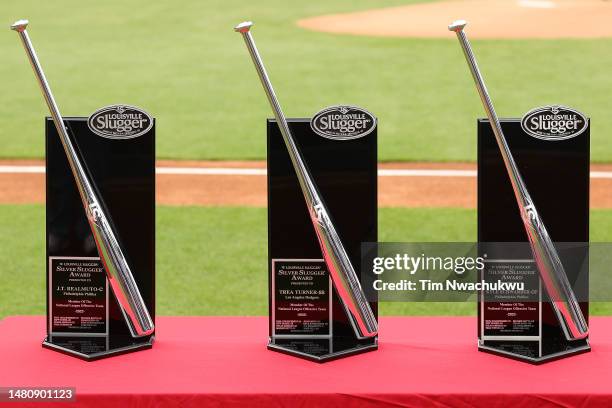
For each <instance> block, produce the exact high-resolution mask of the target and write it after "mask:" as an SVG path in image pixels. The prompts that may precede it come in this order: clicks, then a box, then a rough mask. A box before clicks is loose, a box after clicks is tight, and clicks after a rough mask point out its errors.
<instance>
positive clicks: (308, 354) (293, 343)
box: [268, 338, 378, 363]
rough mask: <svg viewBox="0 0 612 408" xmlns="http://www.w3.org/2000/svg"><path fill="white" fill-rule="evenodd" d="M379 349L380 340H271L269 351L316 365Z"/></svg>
mask: <svg viewBox="0 0 612 408" xmlns="http://www.w3.org/2000/svg"><path fill="white" fill-rule="evenodd" d="M377 349H378V340H377V339H375V340H368V341H366V342H364V343H362V342H359V343H356V342H355V339H354V338H353V339H346V341H342V340H338V339H273V338H272V339H270V342H269V343H268V350H272V351H277V352H279V353H283V354H288V355H291V356H295V357H300V358H303V359H305V360H308V361H313V362H315V363H325V362H328V361H332V360H336V359H339V358H344V357H348V356H352V355H356V354H362V353H367V352H369V351H375V350H377Z"/></svg>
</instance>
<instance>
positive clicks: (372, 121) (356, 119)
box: [310, 105, 376, 140]
mask: <svg viewBox="0 0 612 408" xmlns="http://www.w3.org/2000/svg"><path fill="white" fill-rule="evenodd" d="M310 127H311V128H312V130H313V131H314V132H315V133H316V134H318V135H319V136H323V137H326V138H328V139H334V140H351V139H357V138H360V137H363V136H365V135H368V134H370V133H372V131H373V130H374V129H376V118H375V117H374V115H372V114H371V113H370V112H368V111H367V110H365V109H362V108H358V107H356V106H350V105H338V106H330V107H329V108H325V109H323V110H322V111H320V112H318V113H317V114H316V115H314V117H313V118H312V120H311V121H310Z"/></svg>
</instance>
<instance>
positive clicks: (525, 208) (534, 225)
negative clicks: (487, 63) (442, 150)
mask: <svg viewBox="0 0 612 408" xmlns="http://www.w3.org/2000/svg"><path fill="white" fill-rule="evenodd" d="M466 25H467V22H466V21H464V20H458V21H455V22H454V23H452V24H451V25H450V26H449V27H448V29H449V30H450V31H454V32H455V33H456V34H457V38H458V39H459V42H460V43H461V47H462V48H463V53H464V54H465V57H466V59H467V62H468V65H469V67H470V70H471V72H472V76H473V77H474V81H475V83H476V88H477V89H478V93H479V94H480V99H481V100H482V103H483V105H484V109H485V111H486V113H487V117H488V118H489V122H490V123H491V127H492V129H493V133H494V134H495V139H496V141H497V145H498V146H499V150H500V152H501V155H502V158H503V161H504V165H505V167H506V171H507V173H508V177H509V178H510V183H511V184H512V189H513V190H514V195H515V197H516V201H517V204H518V206H519V210H520V213H521V218H522V219H523V224H524V225H525V231H526V232H527V236H528V238H529V243H530V246H531V250H532V252H533V256H534V259H535V262H536V265H537V267H538V271H539V273H540V277H541V279H542V282H543V283H544V287H545V288H546V291H547V292H548V295H549V297H550V300H551V302H552V306H553V309H554V311H555V314H556V316H557V319H558V320H559V324H560V325H561V328H562V329H563V333H564V334H565V337H566V338H567V340H570V341H571V340H579V339H584V338H586V337H587V336H588V334H589V329H588V326H587V323H586V320H585V318H584V315H583V314H582V311H581V310H580V305H579V303H578V301H577V299H576V296H575V294H574V291H573V290H572V287H571V285H570V283H569V281H568V279H567V275H566V273H565V269H564V268H563V264H562V263H561V260H560V259H559V255H558V254H557V251H556V249H555V246H554V245H553V243H552V240H551V239H550V236H549V235H548V231H547V230H546V227H545V226H544V223H543V222H542V220H541V219H540V216H539V215H538V212H537V210H536V208H535V205H534V204H533V201H532V200H531V197H530V195H529V192H528V191H527V187H526V186H525V182H524V181H523V178H522V177H521V174H520V172H519V170H518V167H517V166H516V163H515V162H514V158H513V157H512V153H511V152H510V148H509V147H508V144H507V143H506V138H505V136H504V133H503V131H502V128H501V124H500V122H499V118H498V117H497V113H496V112H495V108H494V107H493V102H492V101H491V98H490V96H489V93H488V91H487V88H486V86H485V83H484V80H483V78H482V75H481V73H480V70H479V68H478V64H477V62H476V58H475V56H474V53H473V51H472V47H471V46H470V42H469V40H468V38H467V36H466V34H465V31H464V28H465V26H466Z"/></svg>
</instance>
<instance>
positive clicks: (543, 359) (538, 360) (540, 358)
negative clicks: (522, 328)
mask: <svg viewBox="0 0 612 408" xmlns="http://www.w3.org/2000/svg"><path fill="white" fill-rule="evenodd" d="M525 350H528V349H527V348H525ZM478 351H482V352H484V353H489V354H494V355H496V356H501V357H507V358H511V359H513V360H517V361H523V362H526V363H530V364H533V365H539V364H543V363H548V362H551V361H555V360H560V359H562V358H565V357H570V356H575V355H577V354H583V353H588V352H590V351H591V346H590V345H589V343H588V341H585V342H584V344H582V345H580V346H576V347H573V348H570V349H567V350H563V351H556V352H551V353H548V354H541V353H540V354H531V353H529V352H524V353H521V352H517V351H509V350H507V349H505V348H501V347H495V346H489V345H483V344H479V345H478Z"/></svg>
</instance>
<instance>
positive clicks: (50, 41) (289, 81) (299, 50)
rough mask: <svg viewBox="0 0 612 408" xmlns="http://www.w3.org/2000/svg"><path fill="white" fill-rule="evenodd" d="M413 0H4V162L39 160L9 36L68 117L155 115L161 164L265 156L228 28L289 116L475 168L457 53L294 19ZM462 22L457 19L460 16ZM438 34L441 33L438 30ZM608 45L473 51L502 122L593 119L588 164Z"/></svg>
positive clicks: (393, 154) (383, 150)
mask: <svg viewBox="0 0 612 408" xmlns="http://www.w3.org/2000/svg"><path fill="white" fill-rule="evenodd" d="M414 2H417V1H409V0H383V1H380V0H350V1H349V0H338V1H333V2H331V1H324V0H310V1H305V2H292V3H291V4H290V5H289V4H288V3H287V2H286V1H281V0H263V1H251V2H246V1H238V0H223V1H219V0H209V1H197V0H183V1H181V2H179V3H177V2H151V1H145V0H136V1H132V0H130V1H119V0H107V1H104V2H87V3H83V2H81V1H77V0H57V1H53V2H40V1H35V0H4V1H3V2H2V9H1V11H0V16H1V17H2V18H1V19H0V20H1V21H2V22H3V24H5V25H6V26H5V27H6V29H5V30H4V31H3V33H2V35H0V49H2V54H3V63H2V64H0V83H1V86H2V92H1V93H0V105H1V106H2V107H3V112H2V115H0V138H1V140H2V144H1V146H2V147H1V148H0V157H4V158H7V157H8V158H15V157H28V158H30V157H42V156H43V147H44V146H43V116H44V115H46V114H47V111H46V108H45V107H44V104H43V101H42V97H41V95H40V91H39V90H38V89H37V87H36V84H35V81H34V77H33V74H32V72H31V70H30V68H29V67H28V64H27V61H26V56H25V54H24V51H23V50H22V48H21V45H20V43H19V41H18V39H17V36H16V34H14V33H11V32H10V31H9V30H8V25H9V24H10V23H12V22H13V21H14V20H16V19H18V18H24V17H25V18H29V19H30V21H31V26H30V34H31V37H32V40H33V42H34V44H35V46H36V47H37V50H38V52H39V57H40V59H41V61H42V63H43V66H44V68H45V69H46V71H47V76H48V78H49V81H50V83H51V85H52V87H53V89H54V91H55V94H56V95H55V96H56V98H57V100H58V102H59V104H60V106H61V108H62V110H63V113H64V114H65V115H89V114H90V113H91V112H93V111H94V110H95V109H97V108H99V107H101V106H104V105H108V104H111V103H118V102H124V103H131V104H135V105H138V106H141V107H143V108H145V109H146V110H148V111H150V112H151V113H152V114H154V115H155V116H156V117H157V119H158V122H157V123H158V156H159V157H160V158H173V159H263V158H264V157H265V135H264V130H265V118H266V117H267V116H269V115H270V110H269V107H268V105H267V101H266V98H265V96H264V93H263V90H262V89H261V86H260V84H259V82H258V79H257V77H256V74H255V71H254V68H253V66H252V64H251V62H250V59H249V57H248V55H247V52H246V49H245V47H244V44H243V42H242V40H241V38H240V36H239V35H238V34H235V33H234V32H233V31H232V27H233V26H234V25H235V24H236V23H238V22H240V21H242V20H244V19H252V20H253V21H255V22H256V28H255V30H254V35H255V36H256V39H257V43H258V46H259V48H260V51H261V53H262V55H263V57H264V59H265V62H266V64H267V66H268V70H269V72H270V75H271V77H272V80H273V82H274V84H275V87H276V90H277V93H278V95H279V98H280V99H281V103H283V106H284V109H285V111H286V113H287V114H288V115H289V116H300V117H301V116H309V115H312V114H313V113H314V112H316V111H318V110H319V109H320V108H322V107H325V106H328V105H332V104H337V103H353V104H357V105H360V106H363V107H365V108H367V109H369V110H370V111H372V112H373V113H375V114H376V115H377V116H379V119H380V131H379V134H380V159H381V160H406V161H407V160H421V161H441V160H443V161H451V160H459V161H473V160H474V159H475V150H476V149H475V122H476V118H477V117H479V116H482V114H483V113H482V108H481V106H480V102H479V99H478V97H477V95H476V91H475V89H474V87H473V84H472V82H471V78H470V75H469V73H468V69H467V66H466V64H465V61H464V59H463V55H462V54H461V51H460V48H459V45H458V44H457V42H456V40H455V39H454V37H453V35H452V34H451V33H449V38H448V40H441V39H438V40H414V39H384V38H367V37H358V36H340V35H330V34H321V33H314V32H310V31H306V30H303V29H300V28H297V27H296V26H295V21H296V20H298V19H300V18H304V17H308V16H315V15H320V14H326V13H339V12H348V11H355V10H362V9H368V8H377V7H386V6H395V5H402V4H408V3H414ZM457 17H458V18H460V17H463V16H457ZM440 30H441V31H445V30H446V27H445V26H441V27H440ZM610 46H612V40H563V41H542V40H538V41H536V40H534V41H474V48H475V51H476V52H477V54H478V57H479V59H480V63H481V66H482V69H483V72H484V74H485V76H486V78H487V80H488V85H489V88H490V90H491V91H492V93H493V97H494V99H495V102H496V104H497V108H498V111H499V113H500V115H502V116H520V115H522V114H523V113H525V112H526V111H527V110H529V109H531V108H533V107H534V106H538V105H543V104H549V103H563V104H568V105H570V106H573V107H576V108H578V109H580V110H582V111H583V112H585V113H587V114H588V115H590V116H591V117H592V126H593V127H592V130H593V133H592V157H593V160H595V161H600V162H602V161H603V162H605V161H612V143H611V142H610V140H612V139H610V138H609V137H608V135H609V134H610V133H611V132H612V116H610V115H609V113H608V110H607V109H608V105H609V103H610V96H609V89H612V76H611V75H610V74H609V70H610V69H609V67H610V66H612V53H610V52H608V50H609V49H610Z"/></svg>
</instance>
